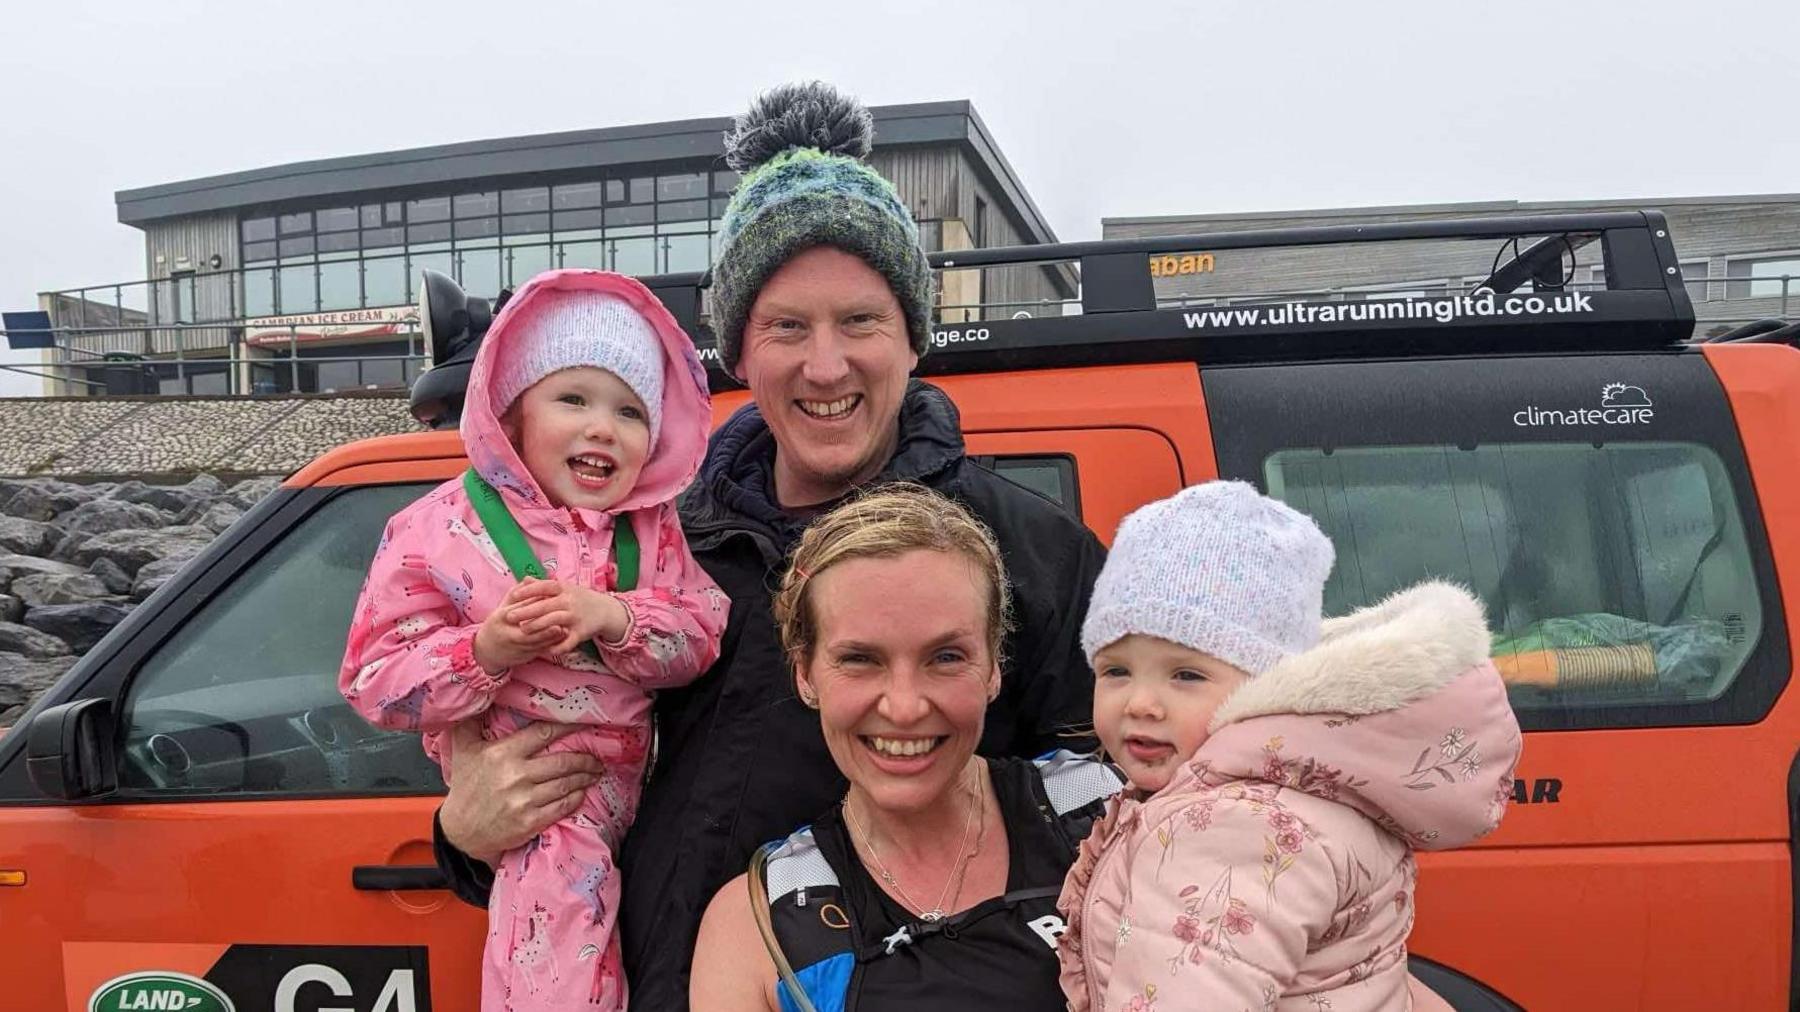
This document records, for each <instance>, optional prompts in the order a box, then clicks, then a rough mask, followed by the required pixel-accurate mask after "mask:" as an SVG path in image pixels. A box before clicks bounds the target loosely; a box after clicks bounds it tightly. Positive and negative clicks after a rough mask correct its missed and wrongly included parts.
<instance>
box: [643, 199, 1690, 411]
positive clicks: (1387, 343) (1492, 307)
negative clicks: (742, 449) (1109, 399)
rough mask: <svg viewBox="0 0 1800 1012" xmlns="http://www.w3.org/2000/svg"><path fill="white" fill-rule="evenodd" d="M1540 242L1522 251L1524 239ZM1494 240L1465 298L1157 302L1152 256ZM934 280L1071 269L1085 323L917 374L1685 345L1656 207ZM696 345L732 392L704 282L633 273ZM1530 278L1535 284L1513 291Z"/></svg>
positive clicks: (988, 342)
mask: <svg viewBox="0 0 1800 1012" xmlns="http://www.w3.org/2000/svg"><path fill="white" fill-rule="evenodd" d="M1531 237H1536V242H1534V243H1532V244H1531V245H1529V246H1528V247H1526V248H1525V249H1523V251H1519V242H1520V241H1522V240H1524V239H1526V238H1531ZM1446 239H1467V240H1480V239H1493V240H1498V241H1499V246H1498V247H1497V248H1498V249H1499V250H1501V251H1504V249H1505V247H1506V246H1507V245H1509V244H1510V245H1511V246H1512V247H1513V249H1514V250H1515V254H1514V256H1512V257H1511V258H1510V259H1508V260H1506V261H1505V262H1503V263H1502V262H1500V256H1499V255H1498V254H1497V255H1496V257H1495V260H1496V267H1495V269H1494V270H1493V271H1492V272H1491V273H1490V274H1489V275H1488V277H1487V279H1486V281H1485V282H1484V283H1483V284H1482V285H1480V286H1478V287H1477V288H1476V289H1474V290H1473V291H1472V292H1467V293H1453V294H1446V295H1442V296H1427V297H1416V296H1414V297H1408V296H1396V297H1394V298H1382V297H1381V296H1380V294H1379V293H1375V292H1370V293H1359V294H1363V295H1366V296H1368V297H1367V298H1366V299H1364V300H1359V301H1356V302H1341V301H1333V300H1331V299H1328V298H1325V297H1322V296H1320V295H1318V294H1317V293H1314V294H1312V295H1310V296H1281V295H1271V296H1268V297H1266V298H1264V297H1261V296H1257V297H1253V298H1249V299H1245V300H1242V301H1239V300H1235V299H1234V301H1233V303H1232V304H1231V305H1229V306H1207V307H1181V308H1166V307H1159V305H1158V303H1157V296H1156V292H1155V289H1154V287H1153V284H1152V280H1151V273H1150V258H1151V257H1154V256H1159V255H1164V254H1171V253H1184V252H1194V251H1197V250H1207V251H1217V250H1227V249H1230V250H1244V249H1281V248H1288V247H1300V246H1334V245H1345V244H1354V243H1376V242H1395V241H1404V240H1446ZM1593 242H1598V243H1600V245H1601V248H1602V256H1603V257H1604V260H1605V263H1606V282H1605V285H1606V287H1605V288H1604V289H1603V290H1602V289H1599V288H1595V289H1594V290H1591V291H1588V290H1570V289H1568V288H1567V287H1566V286H1565V279H1564V277H1563V274H1564V266H1563V260H1564V256H1565V255H1568V256H1573V254H1574V252H1575V251H1576V250H1578V249H1580V248H1582V247H1583V246H1585V245H1588V244H1590V243H1593ZM930 260H931V265H932V266H933V267H934V268H937V269H939V270H965V269H972V268H980V267H1012V266H1020V265H1034V264H1050V263H1074V264H1076V265H1078V266H1079V269H1080V275H1081V300H1080V313H1079V314H1077V315H1065V316H1059V317H1038V318H1030V319H1011V320H986V321H981V322H975V323H966V324H956V323H941V324H936V325H934V326H933V328H932V335H931V340H932V345H933V348H932V351H931V353H930V354H928V355H926V356H925V357H924V358H923V359H922V360H921V361H920V363H919V372H920V373H922V374H928V375H929V374H944V373H957V372H975V371H988V370H999V369H1024V368H1044V367H1047V366H1060V365H1099V364H1114V363H1127V362H1150V361H1167V360H1170V359H1184V360H1193V361H1197V362H1200V363H1203V364H1221V363H1231V362H1257V361H1281V360H1296V359H1310V358H1346V357H1397V356H1407V355H1419V354H1504V353H1522V352H1545V351H1608V350H1626V349H1650V348H1664V347H1671V346H1675V345H1679V344H1681V343H1683V342H1685V341H1687V340H1688V339H1689V338H1690V337H1692V335H1693V330H1694V308H1693V304H1692V302H1691V301H1690V300H1689V298H1688V293H1687V289H1686V287H1685V286H1684V285H1683V284H1682V279H1681V272H1680V267H1679V265H1678V262H1677V260H1676V255H1675V246H1674V242H1673V240H1672V239H1671V237H1670V234H1669V226H1668V222H1667V220H1666V219H1665V218H1664V217H1663V215H1662V213H1661V212H1658V211H1649V210H1644V211H1610V212H1597V213H1586V214H1557V215H1516V216H1506V217H1491V218H1465V219H1457V220H1436V221H1416V222H1395V223H1380V224H1367V225H1326V226H1318V227H1309V228H1281V229H1263V230H1256V231H1245V232H1221V233H1215V234H1210V235H1175V236H1155V237H1149V238H1140V239H1108V240H1100V241H1094V242H1072V243H1057V244H1053V245H1042V246H1009V247H1003V248H997V249H980V250H961V251H956V252H946V253H934V254H932V255H931V257H930ZM643 280H644V282H645V283H646V284H647V285H649V286H650V287H651V288H652V289H654V290H655V291H656V293H657V295H659V296H660V297H661V298H662V299H663V301H664V302H665V303H667V304H668V306H669V309H670V311H671V312H672V313H674V315H675V317H676V318H677V319H678V320H680V321H681V323H682V325H683V326H684V327H686V328H687V329H688V331H689V333H691V334H693V335H694V341H695V344H696V345H697V346H699V347H700V349H701V355H702V358H703V359H705V360H706V361H707V363H708V365H709V367H710V368H711V369H712V372H713V385H714V388H715V389H722V388H729V387H732V386H736V385H737V383H736V381H735V380H733V379H731V378H730V377H729V376H727V375H725V373H724V370H723V369H722V368H721V367H720V366H719V363H718V361H717V357H716V355H714V354H712V346H713V336H712V332H711V330H710V329H708V328H707V327H706V325H705V322H704V320H703V319H702V318H701V299H700V293H701V289H702V287H703V286H704V285H705V283H706V280H707V279H706V276H705V275H703V274H670V275H662V276H658V277H649V278H644V279H643ZM1527 284H1529V285H1530V286H1531V287H1530V290H1529V291H1528V292H1525V293H1521V292H1520V291H1519V289H1520V288H1521V287H1522V286H1525V285H1527Z"/></svg>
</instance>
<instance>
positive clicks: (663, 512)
mask: <svg viewBox="0 0 1800 1012" xmlns="http://www.w3.org/2000/svg"><path fill="white" fill-rule="evenodd" d="M571 291H576V292H594V293H597V294H602V295H610V296H614V297H617V298H620V299H623V300H625V301H626V302H627V303H628V304H629V305H630V306H631V307H632V308H633V309H635V310H636V311H637V312H638V313H639V314H640V315H641V316H643V317H644V318H645V319H647V320H648V321H649V322H650V324H651V325H652V327H653V329H654V330H655V331H656V334H657V336H658V337H659V338H660V340H661V346H662V350H663V398H662V413H661V417H662V424H661V431H660V433H659V434H658V436H657V439H656V442H655V445H654V446H652V447H651V448H650V452H649V455H648V458H647V459H646V460H645V462H644V465H643V469H642V471H641V472H640V473H639V476H638V481H637V484H636V485H635V486H634V487H633V488H632V489H631V490H630V491H629V492H628V493H626V495H625V497H624V498H623V499H622V500H620V501H619V503H618V504H617V505H615V506H614V507H613V508H611V509H608V510H604V511H601V510H592V509H584V508H575V509H571V508H563V507H559V506H556V505H553V504H552V503H551V502H550V501H549V500H548V498H547V497H546V495H545V494H544V491H543V489H542V487H541V486H540V485H539V483H538V481H537V480H536V479H534V478H533V476H532V475H531V474H530V472H529V471H528V470H527V469H526V467H525V465H524V463H523V462H522V461H521V459H520V457H519V454H518V451H517V450H516V449H515V448H514V447H513V445H512V443H511V441H510V440H508V439H507V437H506V434H505V432H504V431H503V430H502V428H501V425H500V420H499V415H500V414H501V413H502V412H503V411H504V409H505V408H506V405H502V404H495V403H492V400H493V399H492V397H491V396H490V392H491V389H492V384H493V381H494V377H495V376H496V375H497V373H498V371H499V369H498V363H499V362H500V361H502V359H503V357H504V356H507V355H508V354H509V353H511V349H510V347H509V345H510V344H511V343H513V341H514V339H512V338H511V335H512V334H513V333H514V332H515V331H518V330H521V329H523V327H522V323H521V321H525V320H529V319H530V315H529V314H532V313H534V312H538V311H541V308H540V307H541V306H542V304H543V303H544V302H545V301H546V300H544V299H542V298H541V296H542V295H543V293H546V292H563V293H567V292H571ZM711 419H712V411H711V401H710V398H709V396H708V393H707V387H706V374H705V371H704V369H703V368H702V367H701V365H700V360H699V357H698V355H697V354H696V353H695V351H694V346H693V342H692V341H690V340H689V339H688V337H687V335H686V334H684V333H683V332H682V331H681V328H680V327H679V326H678V325H677V324H676V322H675V320H674V318H673V317H671V316H670V315H669V313H668V311H667V310H666V309H664V308H663V305H662V303H661V302H659V301H657V299H656V297H655V296H654V295H652V294H651V293H650V292H649V290H648V289H646V288H644V286H643V285H641V284H639V283H638V282H636V281H634V280H631V279H629V278H625V277H622V276H620V275H617V274H610V273H605V272H601V271H586V270H562V271H551V272H549V273H547V274H542V275H539V276H538V277H536V278H533V279H532V280H531V281H530V282H529V283H528V284H526V285H525V287H524V288H522V289H521V290H520V291H519V293H518V294H517V295H516V296H514V297H513V299H512V300H511V301H510V302H508V303H507V305H506V306H505V308H504V309H503V310H502V311H501V312H500V314H499V316H498V317H497V318H496V319H495V321H494V324H493V326H492V327H491V328H490V329H489V331H488V334H487V336H486V338H485V339H484V340H483V342H482V345H481V349H480V351H479V352H478V353H477V355H476V359H475V365H474V369H473V371H472V372H471V374H470V377H469V386H468V393H467V398H466V401H465V406H464V410H463V418H462V436H463V444H464V446H465V448H466V449H467V451H468V455H469V461H470V463H471V465H472V466H473V467H474V468H475V470H476V471H477V472H478V473H479V474H480V475H481V476H482V478H484V479H485V480H486V481H487V483H488V484H489V485H491V486H493V487H494V489H496V490H497V491H498V492H499V495H500V498H501V500H502V501H503V502H504V503H505V505H506V508H507V511H508V512H510V513H511V514H512V516H513V518H514V519H515V520H516V521H517V522H518V525H519V527H520V529H521V531H522V532H523V534H524V535H525V539H526V541H527V543H528V544H529V546H530V547H531V549H532V551H533V553H535V554H536V556H537V558H538V560H539V562H540V564H541V565H542V566H543V568H544V570H545V571H546V575H547V577H548V578H550V579H554V580H558V581H561V582H563V583H574V584H577V585H580V586H583V587H587V588H589V589H592V590H597V591H601V592H609V591H610V592H614V593H615V596H616V597H617V598H618V600H619V601H620V602H621V603H623V604H624V605H625V607H626V610H627V611H628V612H629V613H630V621H629V624H628V628H627V630H626V634H625V636H624V639H623V641H622V642H617V643H607V642H604V641H601V640H595V641H594V643H593V646H594V648H595V649H594V650H593V652H591V653H590V652H583V651H580V650H577V651H573V652H570V653H568V654H566V655H563V656H561V657H557V658H547V657H539V658H537V659H534V660H531V661H528V662H526V663H524V664H520V665H516V666H514V667H513V668H511V669H509V670H507V671H505V672H503V673H501V674H500V675H497V676H496V675H490V674H489V673H488V672H487V671H486V670H484V669H483V668H482V667H481V665H480V664H478V663H476V661H475V656H474V642H475V633H476V630H477V629H478V628H479V627H480V625H481V622H482V621H483V620H484V619H486V618H487V617H488V615H490V614H491V613H492V612H493V610H494V609H495V607H496V606H497V605H499V603H500V602H501V600H502V599H503V598H504V597H505V596H506V594H507V592H508V591H510V590H511V589H512V588H513V587H514V585H515V584H517V582H518V580H517V579H516V578H515V577H514V575H513V572H512V570H511V569H510V567H509V566H508V564H507V562H506V560H505V559H504V558H503V556H502V554H501V552H500V550H499V549H498V547H497V546H496V544H495V541H494V539H493V538H492V537H491V536H490V535H489V534H488V532H487V531H486V530H485V528H484V525H483V524H482V521H481V518H480V516H478V515H477V512H476V510H475V508H474V506H473V505H472V504H471V503H470V501H469V497H468V495H467V493H466V492H465V490H464V486H463V481H462V479H461V478H457V479H454V480H451V481H448V482H445V483H444V484H443V485H440V486H438V487H437V488H436V489H434V490H433V491H431V492H430V493H429V494H427V495H426V496H425V497H424V498H423V499H421V500H419V501H418V502H416V503H414V504H413V505H412V506H409V507H407V508H406V509H405V510H402V511H401V512H400V513H398V514H396V515H395V516H394V518H393V519H392V520H390V521H389V522H388V526H387V531H386V533H385V534H384V535H383V537H382V540H381V545H380V547H379V548H378V549H377V550H376V553H375V559H374V562H373V563H372V564H371V566H370V572H369V578H368V581H367V582H366V583H365V584H364V586H363V591H362V596H361V598H360V599H359V600H358V601H357V606H356V612H355V616H354V619H353V621H352V623H351V627H350V636H349V642H348V644H347V645H346V649H345V652H344V663H343V667H342V669H341V671H340V672H339V675H338V687H339V689H340V690H341V691H342V692H343V694H344V697H345V698H346V699H348V700H349V701H350V704H351V705H352V706H354V707H355V708H356V709H357V711H358V712H360V713H361V714H362V715H363V716H364V717H365V718H367V719H368V720H369V721H370V722H371V723H374V724H377V725H379V726H381V727H385V728H390V729H397V730H405V731H417V732H423V733H424V735H425V750H426V752H427V753H428V754H430V755H431V757H432V758H433V759H435V760H437V761H438V763H439V764H440V765H441V766H443V767H444V769H445V771H446V774H448V770H449V756H448V755H447V754H445V752H446V750H447V745H446V741H447V739H446V738H445V732H446V731H448V730H449V728H450V727H451V726H452V725H454V724H456V723H458V722H460V721H464V720H469V719H475V720H478V721H480V722H481V727H482V731H483V734H484V736H485V737H487V738H489V739H490V740H491V739H495V738H499V737H503V736H505V735H506V734H509V733H511V732H513V731H515V730H517V729H518V728H520V727H522V726H523V725H525V724H527V723H529V722H531V721H540V720H544V721H554V722H557V723H563V724H582V725H586V727H585V728H584V729H583V730H580V731H577V732H575V733H573V734H570V735H567V736H565V737H563V738H561V739H559V740H558V741H556V742H554V743H553V744H551V745H550V748H551V749H552V750H558V751H560V750H575V751H581V752H586V753H589V754H591V755H593V756H595V757H597V758H599V759H600V760H602V761H603V762H604V763H605V764H606V770H605V773H604V774H603V775H602V777H601V780H600V782H599V783H598V784H596V785H595V786H593V787H591V788H589V789H588V791H587V793H586V797H585V798H584V799H583V800H582V804H581V807H580V808H579V809H577V810H576V811H575V812H574V813H573V814H572V815H570V816H568V817H566V818H564V819H562V820H561V821H560V822H557V823H556V824H554V825H552V826H550V827H549V828H548V829H546V830H544V832H542V833H540V834H539V835H538V836H537V837H536V838H535V839H533V840H531V841H530V842H528V843H527V844H525V845H524V846H523V847H520V848H518V849H517V850H513V851H510V852H508V853H507V854H506V855H505V856H504V857H503V858H502V859H501V861H500V863H499V865H498V866H497V867H496V868H495V869H494V888H493V892H492V894H491V897H490V899H489V901H488V941H487V947H486V952H485V955H484V963H483V967H482V994H481V1007H482V1009H483V1012H531V1010H540V1009H542V1010H549V1009H557V1010H569V1009H589V1010H599V1012H614V1010H623V1009H624V1008H625V1007H626V1001H627V991H626V984H625V978H624V973H623V971H622V969H621V967H620V957H619V942H618V931H617V923H616V919H617V911H618V902H619V881H618V870H617V868H616V866H615V864H614V860H613V855H614V854H615V853H617V849H618V846H619V843H620V841H621V840H622V838H623V837H624V835H625V830H626V829H627V828H628V827H629V826H630V825H631V821H632V818H633V816H634V815H635V814H636V811H637V804H638V793H639V788H640V786H641V785H642V783H643V774H644V766H645V763H646V762H647V761H648V756H649V745H650V726H651V725H650V704H651V695H652V693H653V692H654V690H656V689H661V688H671V687H675V686H680V685H685V684H687V683H688V682H691V681H693V680H694V679H695V678H696V677H698V676H699V675H700V674H701V672H703V671H705V670H706V669H707V668H708V667H709V666H711V664H712V663H713V661H714V660H716V659H717V657H718V654H719V639H720V636H721V634H722V633H723V631H724V628H725V622H726V618H727V616H728V613H729V611H730V602H729V601H728V600H727V599H726V596H725V594H724V593H723V592H721V591H720V590H719V588H718V586H717V585H716V584H714V583H713V581H712V579H711V578H710V577H708V576H707V575H706V573H705V571H704V570H702V569H701V568H700V566H699V565H698V564H697V563H696V562H695V561H694V557H693V555H692V554H691V553H690V552H689V551H688V547H687V539H686V537H685V536H684V535H683V534H682V530H681V523H680V520H679V519H678V518H677V516H676V512H675V497H676V495H677V494H679V493H680V492H681V491H682V490H683V489H684V488H686V487H687V486H688V484H689V483H690V482H692V481H693V479H694V476H695V474H696V473H698V471H699V468H700V460H701V458H702V456H703V455H704V453H705V449H706V437H707V433H708V430H709V428H710V426H711ZM619 523H629V524H631V529H632V530H633V531H634V532H635V533H636V535H637V542H638V544H639V546H640V560H641V561H640V564H639V575H638V579H637V584H636V588H635V589H633V590H629V591H623V592H620V591H618V589H617V587H618V582H617V581H618V572H617V566H616V564H615V560H614V559H613V558H612V555H613V543H614V542H613V526H614V525H615V524H619Z"/></svg>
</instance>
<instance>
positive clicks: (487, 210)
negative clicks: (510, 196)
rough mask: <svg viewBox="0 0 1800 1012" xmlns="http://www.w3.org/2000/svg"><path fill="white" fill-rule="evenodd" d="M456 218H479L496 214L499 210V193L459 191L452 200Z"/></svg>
mask: <svg viewBox="0 0 1800 1012" xmlns="http://www.w3.org/2000/svg"><path fill="white" fill-rule="evenodd" d="M454 207H455V210H456V216H457V217H458V218H481V217H486V216H488V215H493V214H498V213H499V211H500V195H499V194H498V193H459V194H457V195H456V200H455V202H454Z"/></svg>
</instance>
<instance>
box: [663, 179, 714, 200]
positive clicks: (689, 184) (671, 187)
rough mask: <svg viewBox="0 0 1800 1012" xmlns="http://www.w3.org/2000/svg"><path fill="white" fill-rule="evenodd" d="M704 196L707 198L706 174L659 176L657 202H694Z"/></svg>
mask: <svg viewBox="0 0 1800 1012" xmlns="http://www.w3.org/2000/svg"><path fill="white" fill-rule="evenodd" d="M704 196H706V173H704V172H691V173H684V174H682V175H678V176H659V177H658V178H657V180H656V199H657V200H663V201H668V200H693V199H695V198H697V197H704Z"/></svg>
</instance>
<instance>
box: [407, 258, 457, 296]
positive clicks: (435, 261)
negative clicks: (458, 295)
mask: <svg viewBox="0 0 1800 1012" xmlns="http://www.w3.org/2000/svg"><path fill="white" fill-rule="evenodd" d="M407 259H408V260H410V261H411V264H412V265H411V267H410V268H409V269H408V270H407V281H408V282H409V283H410V284H411V286H412V292H411V293H409V295H408V297H407V301H409V302H410V301H412V295H413V294H416V293H417V292H418V285H419V272H420V271H422V270H425V269H426V268H430V269H432V270H434V271H437V272H438V273H439V274H442V275H444V276H445V277H448V278H453V277H455V276H456V267H455V261H454V260H453V259H452V257H451V255H450V251H449V250H445V251H443V252H441V253H438V252H430V253H426V252H420V251H418V250H414V251H412V252H411V254H410V255H409V256H408V257H407Z"/></svg>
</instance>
